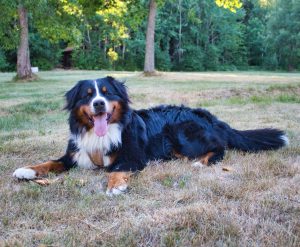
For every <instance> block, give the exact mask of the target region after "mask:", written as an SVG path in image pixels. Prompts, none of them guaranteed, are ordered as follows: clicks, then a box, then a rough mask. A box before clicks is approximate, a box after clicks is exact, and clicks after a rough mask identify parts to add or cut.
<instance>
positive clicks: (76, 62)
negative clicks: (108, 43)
mask: <svg viewBox="0 0 300 247" xmlns="http://www.w3.org/2000/svg"><path fill="white" fill-rule="evenodd" d="M72 66H73V67H75V68H78V69H88V70H93V69H110V68H111V66H110V63H109V60H108V59H107V58H106V56H105V54H104V52H103V51H102V50H101V49H99V48H98V47H93V48H91V49H87V50H83V49H77V50H75V51H73V54H72Z"/></svg>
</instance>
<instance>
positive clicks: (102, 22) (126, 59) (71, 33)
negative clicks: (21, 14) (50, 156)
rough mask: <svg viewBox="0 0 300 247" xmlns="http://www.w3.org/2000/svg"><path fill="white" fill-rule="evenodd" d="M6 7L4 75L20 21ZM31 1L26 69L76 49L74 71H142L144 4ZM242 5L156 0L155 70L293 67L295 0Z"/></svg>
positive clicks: (297, 47) (299, 47)
mask: <svg viewBox="0 0 300 247" xmlns="http://www.w3.org/2000/svg"><path fill="white" fill-rule="evenodd" d="M8 2H9V1H4V0H0V7H1V8H2V10H4V12H3V13H4V14H3V16H2V17H0V18H1V20H0V22H1V24H2V25H0V26H1V27H0V44H1V48H0V70H2V71H12V70H15V68H16V61H17V51H16V47H17V45H18V44H17V41H16V40H17V38H18V32H17V31H18V23H17V17H16V15H15V14H14V12H13V8H11V7H12V6H10V5H7V3H8ZM11 2H13V1H11ZM30 2H31V3H32V4H33V3H35V4H36V3H37V2H40V3H38V6H33V7H32V8H31V11H29V14H28V19H29V45H30V58H31V64H32V66H38V67H40V69H44V70H48V69H52V68H54V67H57V66H59V65H60V64H61V61H62V51H63V50H64V49H65V48H66V47H74V50H73V52H72V66H73V67H75V68H79V69H113V70H143V68H144V59H145V43H146V40H145V38H146V36H145V33H146V28H147V23H148V20H147V15H148V12H149V1H146V0H145V1H129V0H128V1H88V0H86V1H84V0H77V1H67V0H60V1H29V3H30ZM45 2H47V5H45V4H44V5H43V3H45ZM99 2H100V4H99ZM216 3H217V4H216ZM242 3H243V5H242V6H241V8H233V9H231V10H230V9H228V8H220V7H219V6H218V5H221V4H222V0H166V1H157V5H158V7H157V10H156V25H155V43H154V46H155V65H156V69H158V70H164V71H172V70H175V71H205V70H234V69H243V70H245V69H250V68H253V69H269V70H278V69H280V70H299V69H300V1H299V0H290V1H285V0H243V1H242ZM16 4H18V2H16ZM229 8H230V6H229ZM49 12H52V13H50V14H49ZM4 24H5V25H4Z"/></svg>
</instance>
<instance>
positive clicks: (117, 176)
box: [107, 172, 132, 190]
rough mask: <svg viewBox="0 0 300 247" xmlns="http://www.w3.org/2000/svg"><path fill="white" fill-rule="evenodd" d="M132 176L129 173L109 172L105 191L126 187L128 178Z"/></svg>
mask: <svg viewBox="0 0 300 247" xmlns="http://www.w3.org/2000/svg"><path fill="white" fill-rule="evenodd" d="M131 175H132V173H131V172H111V173H109V174H108V185H107V189H108V190H111V189H113V188H118V187H119V186H122V185H124V186H128V183H129V178H130V176H131Z"/></svg>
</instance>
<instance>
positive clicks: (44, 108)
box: [8, 100, 62, 115]
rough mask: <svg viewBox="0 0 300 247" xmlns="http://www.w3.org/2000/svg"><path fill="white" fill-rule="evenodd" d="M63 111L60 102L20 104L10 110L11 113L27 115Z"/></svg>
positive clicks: (36, 101)
mask: <svg viewBox="0 0 300 247" xmlns="http://www.w3.org/2000/svg"><path fill="white" fill-rule="evenodd" d="M58 109H62V104H61V102H60V101H58V100H56V101H39V100H35V101H33V102H28V103H25V104H18V105H15V106H13V107H10V108H9V109H8V112H9V113H12V114H15V113H27V114H37V115H39V114H43V113H47V112H49V111H55V110H58Z"/></svg>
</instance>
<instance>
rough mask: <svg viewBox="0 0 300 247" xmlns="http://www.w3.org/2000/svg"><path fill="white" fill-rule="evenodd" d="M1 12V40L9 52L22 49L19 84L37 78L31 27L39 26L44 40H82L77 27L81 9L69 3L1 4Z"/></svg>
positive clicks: (7, 0) (0, 0)
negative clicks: (32, 57)
mask: <svg viewBox="0 0 300 247" xmlns="http://www.w3.org/2000/svg"><path fill="white" fill-rule="evenodd" d="M0 8H1V9H2V10H4V11H3V12H2V15H3V16H1V19H0V26H1V30H0V31H1V33H2V34H0V40H1V41H2V43H3V44H4V47H6V48H7V49H15V48H17V49H18V52H17V76H16V79H18V80H22V81H25V80H31V79H33V78H34V75H33V74H32V72H31V63H30V51H29V27H30V26H35V28H36V29H37V30H38V32H39V33H40V34H41V36H43V37H46V38H47V39H49V40H51V41H53V42H55V41H58V40H60V39H63V40H65V41H68V42H76V41H79V40H80V32H79V31H78V29H77V28H76V25H75V24H76V20H77V19H76V18H74V17H75V16H76V17H77V16H78V15H80V8H79V7H78V5H76V4H74V3H69V2H68V1H67V0H62V1H55V0H48V1H43V0H35V1H33V0H19V1H10V0H0ZM45 15H46V16H45ZM30 22H32V23H30ZM7 27H9V28H7Z"/></svg>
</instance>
